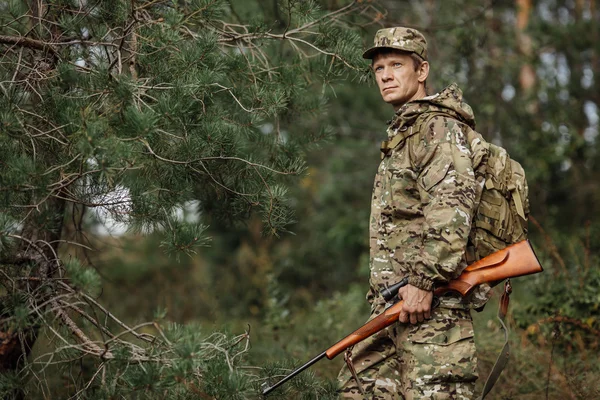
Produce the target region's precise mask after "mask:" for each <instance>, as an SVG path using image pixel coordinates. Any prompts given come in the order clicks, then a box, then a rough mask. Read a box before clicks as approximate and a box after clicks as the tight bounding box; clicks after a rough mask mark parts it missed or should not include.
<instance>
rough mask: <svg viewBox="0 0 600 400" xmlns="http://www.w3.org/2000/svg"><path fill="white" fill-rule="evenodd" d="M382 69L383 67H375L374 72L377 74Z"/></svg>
mask: <svg viewBox="0 0 600 400" xmlns="http://www.w3.org/2000/svg"><path fill="white" fill-rule="evenodd" d="M382 69H383V67H375V72H379V71H381V70H382Z"/></svg>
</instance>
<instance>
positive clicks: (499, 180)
mask: <svg viewBox="0 0 600 400" xmlns="http://www.w3.org/2000/svg"><path fill="white" fill-rule="evenodd" d="M473 134H474V131H472V130H470V129H469V134H468V135H467V139H468V140H469V142H470V143H472V141H471V140H470V139H471V138H470V137H469V136H473ZM481 145H482V146H484V148H486V149H487V150H488V151H487V159H486V157H484V159H483V160H482V162H483V163H485V164H484V165H485V167H484V168H483V174H484V179H485V185H484V187H483V190H482V193H481V199H480V201H479V206H478V207H477V210H476V212H475V214H474V215H473V221H472V223H471V233H470V236H469V242H470V244H471V246H472V248H473V249H472V250H471V252H472V253H471V254H470V256H471V257H472V258H473V259H474V260H473V261H477V260H479V259H481V258H483V257H485V256H487V255H489V254H492V253H494V252H496V251H498V250H502V249H504V248H505V247H507V246H508V245H511V244H513V243H517V242H520V241H522V240H525V239H527V221H528V217H529V197H528V195H529V188H528V186H527V180H526V178H525V171H524V170H523V167H522V166H521V164H519V163H518V162H517V161H515V160H513V159H511V158H510V156H509V155H508V152H507V151H506V150H505V149H504V148H502V147H500V146H497V145H495V144H492V143H487V142H484V141H481Z"/></svg>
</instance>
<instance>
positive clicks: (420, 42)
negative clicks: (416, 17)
mask: <svg viewBox="0 0 600 400" xmlns="http://www.w3.org/2000/svg"><path fill="white" fill-rule="evenodd" d="M382 48H388V49H397V50H403V51H408V52H411V53H416V54H418V55H419V56H421V58H422V59H423V60H427V40H425V36H423V34H422V33H421V32H419V31H418V30H416V29H413V28H403V27H396V28H384V29H380V30H378V31H377V33H376V34H375V45H374V46H373V47H371V48H370V49H368V50H367V51H365V52H364V53H363V58H368V59H372V58H373V57H374V56H375V53H377V50H379V49H382Z"/></svg>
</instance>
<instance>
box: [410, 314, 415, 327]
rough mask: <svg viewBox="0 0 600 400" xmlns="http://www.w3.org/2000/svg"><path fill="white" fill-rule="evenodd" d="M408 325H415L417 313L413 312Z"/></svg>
mask: <svg viewBox="0 0 600 400" xmlns="http://www.w3.org/2000/svg"><path fill="white" fill-rule="evenodd" d="M410 323H411V324H413V325H414V324H416V323H417V313H415V312H413V313H411V314H410Z"/></svg>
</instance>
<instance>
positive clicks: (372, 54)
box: [363, 46, 393, 60]
mask: <svg viewBox="0 0 600 400" xmlns="http://www.w3.org/2000/svg"><path fill="white" fill-rule="evenodd" d="M380 49H393V47H387V46H375V47H371V48H370V49H367V50H366V51H365V52H364V53H363V58H365V59H367V60H372V59H373V57H375V53H377V51H378V50H380Z"/></svg>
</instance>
